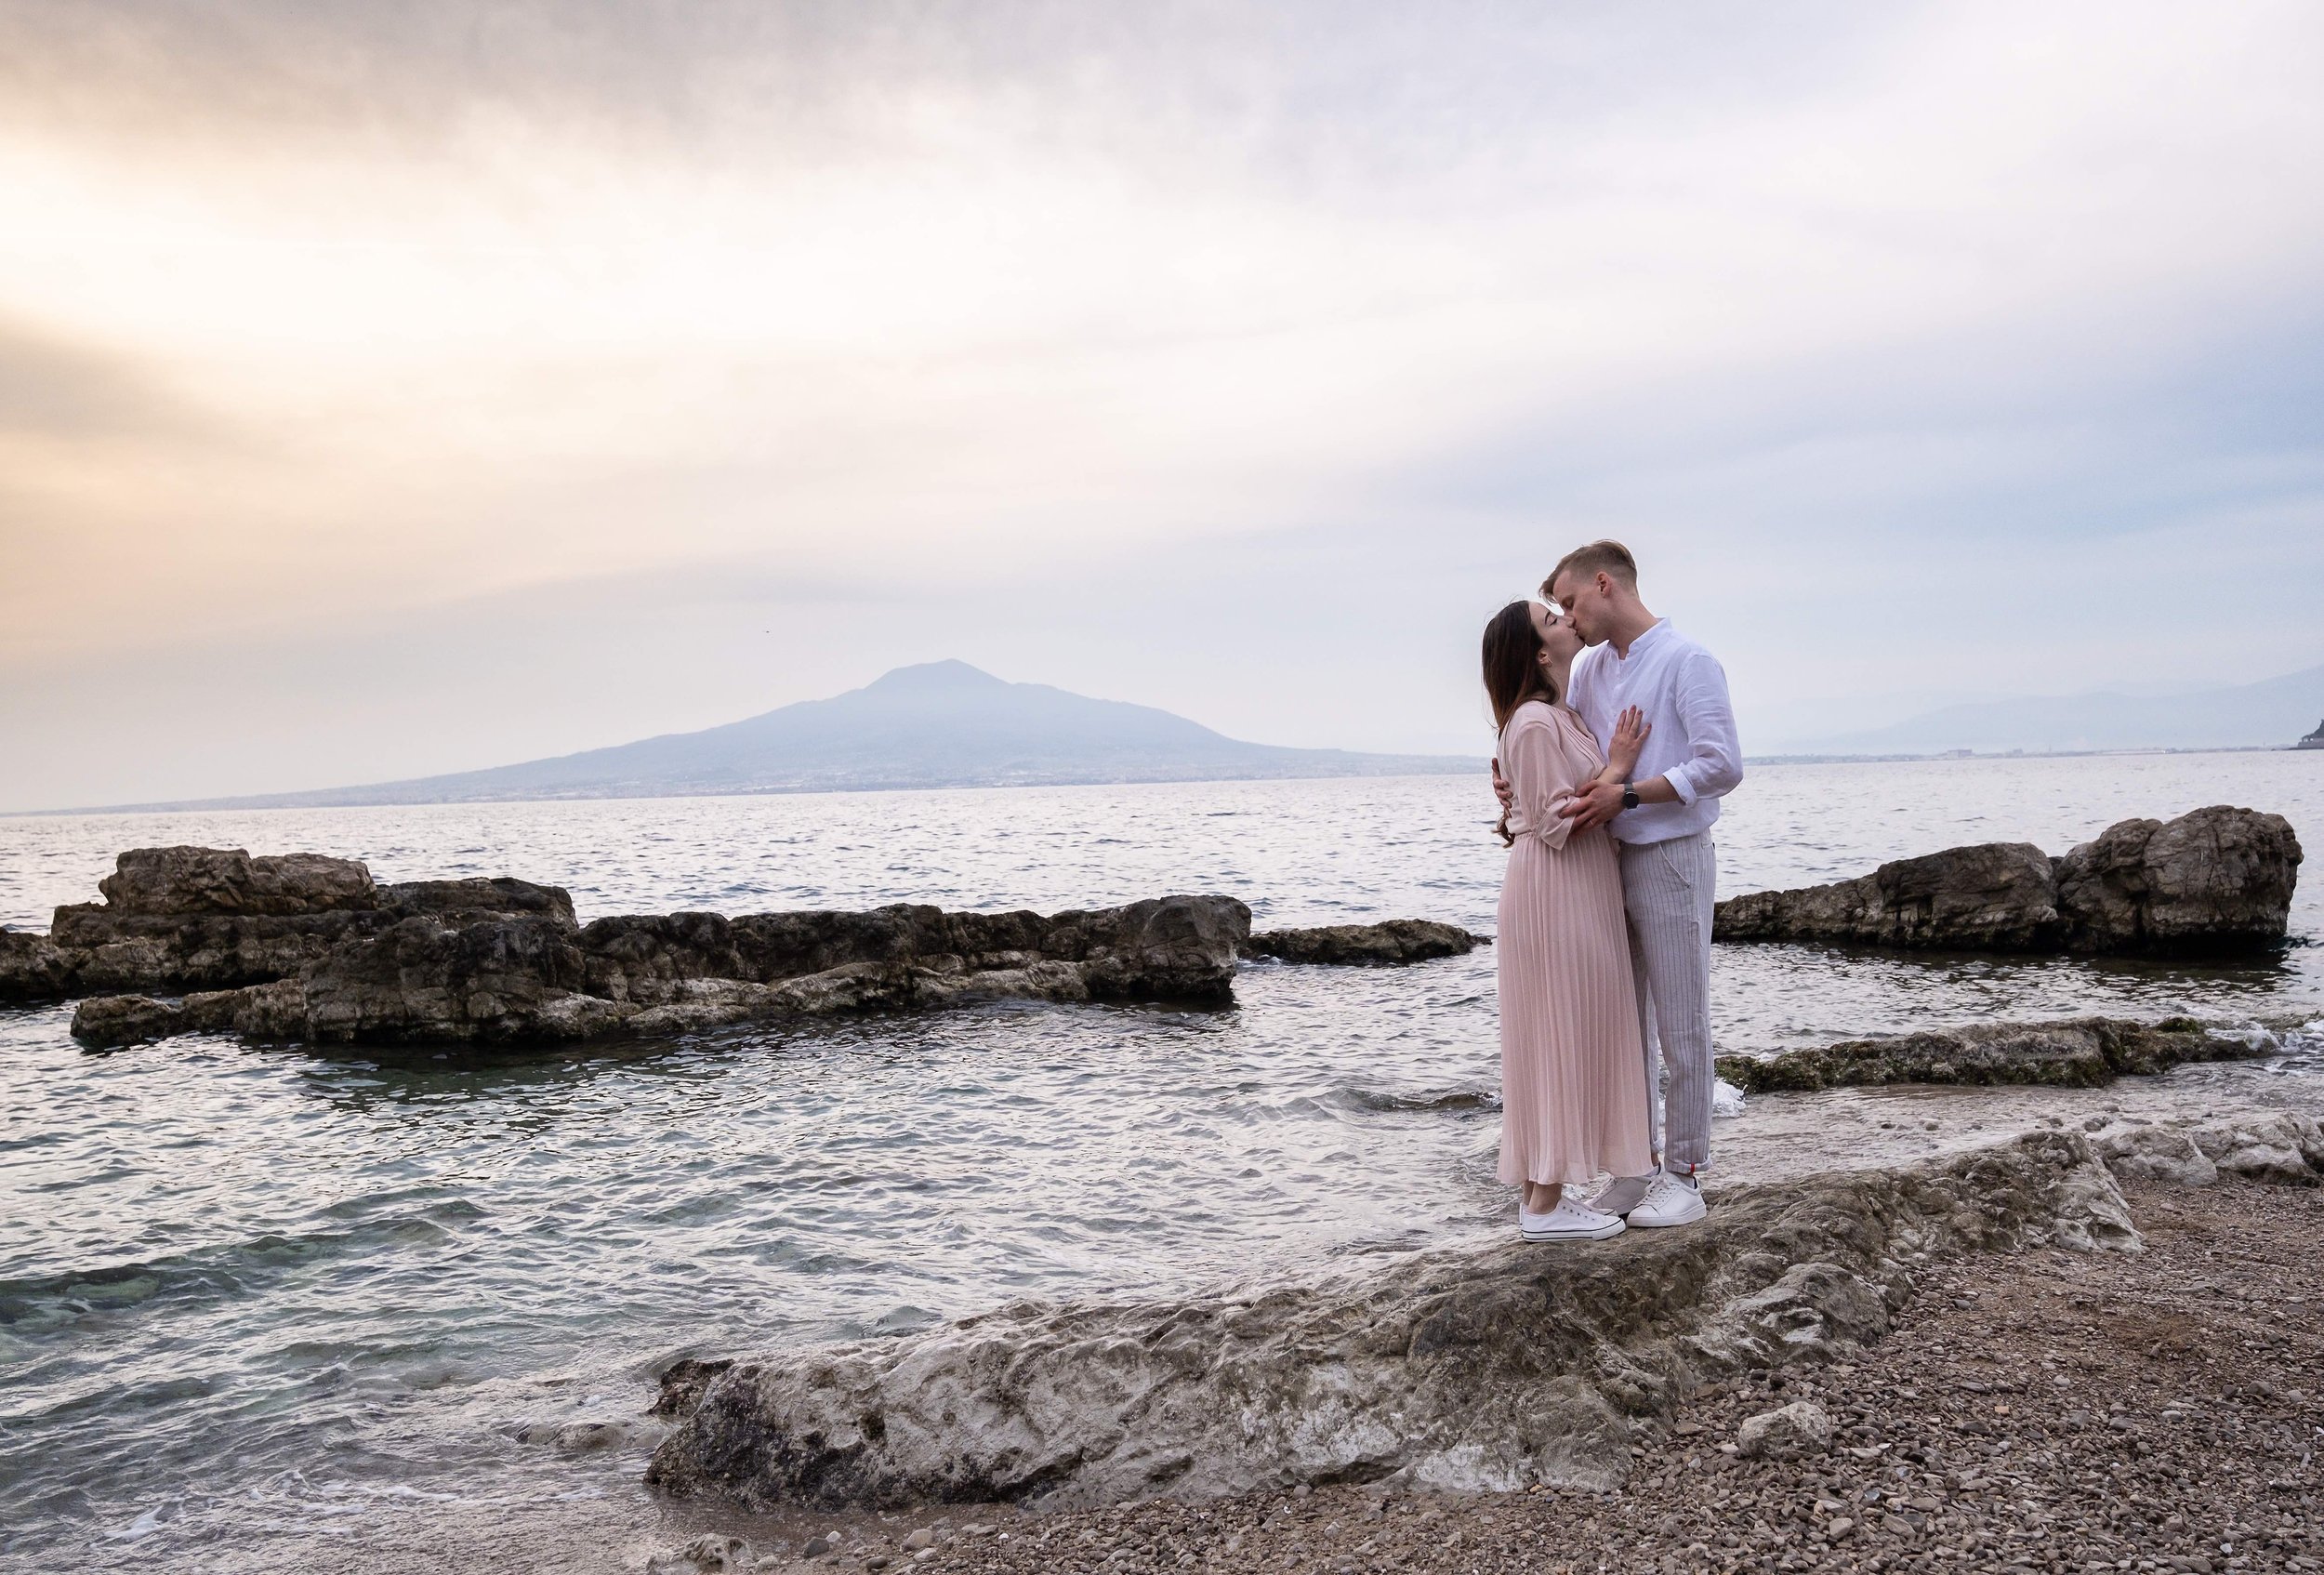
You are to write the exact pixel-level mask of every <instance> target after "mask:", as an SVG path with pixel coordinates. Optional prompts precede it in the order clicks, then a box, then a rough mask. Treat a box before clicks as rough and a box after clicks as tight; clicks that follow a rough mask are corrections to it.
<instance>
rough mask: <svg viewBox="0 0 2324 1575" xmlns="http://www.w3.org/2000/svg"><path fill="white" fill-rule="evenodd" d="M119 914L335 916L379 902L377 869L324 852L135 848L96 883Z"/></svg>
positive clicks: (116, 861) (107, 901)
mask: <svg viewBox="0 0 2324 1575" xmlns="http://www.w3.org/2000/svg"><path fill="white" fill-rule="evenodd" d="M97 889H98V891H99V892H100V893H103V894H104V897H105V904H106V907H109V908H110V909H112V911H113V912H114V913H115V914H189V913H204V914H209V913H246V914H271V915H278V916H279V915H283V914H293V913H336V912H340V911H344V910H347V909H351V908H368V907H372V906H374V904H373V890H372V884H371V871H370V870H369V869H367V868H365V867H363V865H361V864H358V863H357V862H355V861H354V860H353V859H345V858H330V857H327V856H325V855H324V854H271V855H268V856H264V857H259V858H252V857H251V856H250V855H249V854H246V853H244V851H243V850H242V849H240V848H189V847H176V848H132V849H130V850H129V851H128V852H127V853H125V854H122V855H121V856H120V857H119V858H118V859H116V860H115V861H114V863H113V872H112V874H111V875H108V876H106V877H105V878H104V879H103V880H99V882H98V883H97Z"/></svg>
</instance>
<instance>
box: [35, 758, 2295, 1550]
mask: <svg viewBox="0 0 2324 1575" xmlns="http://www.w3.org/2000/svg"><path fill="white" fill-rule="evenodd" d="M2223 802H2224V803H2233V804H2241V805H2248V806H2251V807H2254V808H2260V809H2266V810H2272V811H2275V812H2277V813H2278V814H2283V815H2286V816H2287V817H2289V818H2290V819H2291V822H2292V825H2293V826H2294V827H2295V828H2296V829H2297V830H2298V831H2299V832H2300V833H2301V835H2302V837H2303V839H2304V841H2305V842H2306V845H2307V846H2308V847H2310V848H2311V849H2324V753H2317V752H2308V753H2294V752H2289V751H2286V752H2278V753H2260V752H2245V753H2227V754H2210V755H2194V754H2184V755H2144V756H2115V757H2080V758H2066V759H2022V760H2020V759H2013V760H1990V759H1985V760H1951V761H1908V762H1848V763H1832V764H1770V765H1762V766H1755V767H1753V768H1752V769H1751V770H1750V774H1749V776H1748V778H1747V780H1746V781H1745V782H1744V784H1743V786H1742V787H1741V788H1739V789H1738V790H1737V791H1736V793H1735V794H1734V795H1733V797H1732V798H1730V799H1729V800H1728V801H1727V804H1726V813H1725V815H1724V818H1723V820H1722V821H1721V822H1720V824H1719V827H1718V828H1717V839H1718V843H1719V867H1720V880H1721V889H1722V891H1723V892H1724V893H1740V892H1747V891H1754V890H1760V889H1763V888H1767V887H1776V886H1795V885H1802V884H1806V883H1811V882H1816V881H1824V880H1837V879H1841V878H1843V877H1846V876H1851V875H1855V874H1859V873H1863V872H1865V871H1867V870H1868V869H1870V868H1871V867H1873V866H1875V865H1877V864H1878V863H1880V862H1881V861H1882V860H1884V859H1890V858H1895V857H1901V856H1905V855H1909V854H1921V853H1926V852H1930V851H1933V850H1935V849H1938V848H1942V847H1947V846H1951V845H1954V844H1958V843H1961V842H1971V841H1986V840H2026V841H2032V842H2035V843H2038V844H2040V846H2042V847H2044V848H2047V849H2049V850H2051V851H2053V852H2060V851H2063V850H2064V849H2066V848H2067V847H2069V846H2071V845H2072V844H2074V843H2076V842H2078V841H2081V840H2087V839H2088V838H2090V837H2092V836H2093V835H2095V834H2096V833H2097V832H2098V831H2100V830H2102V829H2103V828H2104V827H2106V826H2107V825H2109V824H2111V823H2112V822H2114V821H2116V820H2119V819H2121V818H2123V817H2125V816H2130V815H2152V816H2159V817H2167V816H2170V815H2172V814H2179V813H2181V812H2184V811H2185V810H2188V809H2192V808H2195V807H2197V806H2199V805H2203V804H2211V803H2223ZM1494 809H1495V806H1494V804H1493V801H1492V798H1491V794H1490V791H1489V788H1488V787H1487V785H1486V783H1485V782H1484V781H1482V780H1481V779H1476V778H1468V777H1415V778H1402V779H1347V780H1337V781H1299V782H1226V783H1182V784H1168V785H1152V786H1105V787H1072V788H1006V789H990V790H985V789H975V790H959V791H947V792H919V793H853V794H817V795H788V796H769V797H736V798H702V799H650V800H631V801H588V802H570V801H568V802H553V803H506V804H468V805H438V806H425V807H407V808H355V809H327V810H278V811H262V812H244V813H188V814H105V815H78V816H45V817H44V816H35V817H20V818H13V819H0V922H5V923H7V924H8V925H10V926H13V927H18V928H32V929H40V928H45V927H46V923H47V920H48V914H49V911H50V910H51V909H52V908H53V907H55V906H56V905H58V904H60V903H68V902H80V901H90V900H94V899H95V895H96V883H97V881H98V880H99V877H101V876H102V875H104V874H105V873H107V872H108V871H109V870H110V869H111V867H112V861H113V857H114V855H115V854H117V853H119V852H120V851H121V850H123V849H125V848H129V847H137V846H144V845H151V844H157V843H179V842H191V843H200V844H206V845H211V846H228V847H241V848H246V849H248V850H250V851H251V852H253V853H281V852H289V851H295V850H307V851H314V852H320V853H327V854H339V855H343V856H348V857H354V858H361V859H363V860H365V861H367V862H368V863H369V865H370V867H371V868H372V871H373V873H374V874H375V876H376V877H377V878H378V879H380V880H409V879H414V878H417V877H423V876H467V875H501V874H508V875H515V876H520V877H522V878H524V879H526V880H537V881H543V882H548V883H552V884H557V885H561V886H564V887H566V888H567V889H568V890H570V891H571V893H573V898H574V905H575V907H577V908H578V910H579V912H580V914H581V916H582V918H583V919H584V920H587V919H590V918H594V917H597V916H600V915H605V914H616V913H637V912H662V911H669V910H674V909H709V910H715V911H718V912H721V913H728V914H740V913H751V912H760V911H766V910H771V909H782V908H820V907H839V908H852V907H875V906H878V905H880V904H884V903H893V902H907V901H908V902H926V903H936V904H940V905H943V906H944V907H957V908H978V909H1009V908H1020V907H1030V908H1037V909H1042V910H1054V909H1059V908H1065V907H1098V906H1105V905H1111V904H1116V903H1122V902H1128V901H1132V900H1135V899H1137V898H1141V897H1146V896H1153V895H1158V894H1163V893H1177V892H1192V893H1213V892H1215V893H1231V894H1233V895H1235V896H1237V897H1240V898H1242V899H1243V900H1244V901H1246V902H1248V904H1249V905H1250V906H1251V908H1252V910H1253V911H1254V913H1255V914H1256V915H1257V922H1258V924H1259V926H1260V927H1261V928H1264V927H1269V926H1275V925H1292V924H1323V923H1337V922H1344V921H1357V920H1376V919H1387V918H1405V917H1411V918H1428V919H1438V920H1450V921H1452V922H1454V923H1458V924H1462V925H1466V926H1468V927H1470V928H1472V929H1476V930H1480V931H1485V932H1488V933H1489V932H1490V931H1491V929H1492V927H1493V918H1494V907H1495V901H1496V897H1497V893H1498V889H1499V880H1500V874H1501V868H1502V863H1503V858H1504V855H1503V853H1502V851H1501V848H1500V845H1499V842H1498V841H1496V840H1494V839H1493V838H1492V837H1491V835H1490V827H1491V823H1492V819H1493V814H1494ZM2312 856H2313V855H2312ZM2292 930H2293V932H2294V935H2293V942H2292V944H2291V946H2288V947H2287V948H2285V949H2284V950H2283V951H2282V952H2280V953H2279V954H2277V955H2274V956H2270V957H2268V958H2266V959H2264V960H2257V961H2252V962H2248V963H2242V964H2238V965H2237V966H2234V967H2218V966H2192V965H2183V964H2170V963H2157V962H2122V961H2095V960H2080V959H2054V960H2007V959H2000V958H1992V957H1970V956H1934V957H1926V958H1903V957H1893V956H1875V955H1870V954H1865V953H1852V952H1842V951H1836V950H1829V949H1821V948H1808V947H1797V946H1720V947H1718V948H1717V955H1716V960H1715V964H1714V977H1713V986H1712V998H1713V1002H1714V1016H1715V1031H1716V1036H1717V1039H1718V1043H1719V1046H1720V1049H1721V1050H1722V1051H1723V1052H1729V1051H1734V1052H1776V1051H1780V1050H1784V1049H1786V1048H1789V1047H1793V1046H1798V1045H1806V1044H1813V1043H1817V1042H1824V1041H1829V1040H1831V1039H1840V1038H1852V1037H1857V1036H1862V1035H1868V1034H1884V1033H1894V1032H1897V1031H1901V1030H1907V1029H1910V1028H1916V1027H1921V1026H1928V1025H1932V1024H1961V1023H1971V1022H1979V1021H1992V1020H2000V1019H2038V1018H2045V1017H2058V1016H2067V1015H2074V1014H2080V1013H2120V1014H2125V1015H2136V1016H2157V1015H2161V1014H2164V1013H2180V1012H2186V1013H2197V1014H2199V1015H2202V1016H2204V1017H2206V1018H2209V1019H2212V1020H2214V1021H2216V1022H2218V1023H2220V1024H2222V1025H2225V1026H2234V1025H2246V1024H2252V1023H2260V1022H2265V1023H2270V1024H2274V1025H2276V1026H2278V1030H2279V1031H2278V1038H2277V1040H2276V1041H2275V1042H2276V1044H2277V1047H2278V1049H2277V1052H2276V1053H2275V1054H2274V1055H2273V1057H2272V1059H2271V1060H2270V1061H2269V1062H2268V1064H2267V1065H2268V1070H2269V1071H2270V1072H2271V1073H2272V1074H2276V1075H2280V1076H2282V1077H2286V1078H2311V1077H2324V1037H2320V1036H2319V1035H2318V1034H2317V1032H2316V1031H2314V1030H2303V1029H2302V1028H2301V1027H2300V1026H2299V1025H2300V1024H2303V1023H2306V1022H2312V1021H2315V1020H2316V1019H2317V1018H2318V1017H2320V1016H2324V945H2319V944H2318V942H2319V939H2324V880H2320V879H2318V878H2317V875H2316V874H2314V873H2311V874H2310V875H2309V877H2308V878H2307V879H2306V880H2304V882H2303V883H2302V885H2301V887H2300V889H2299V893H2298V897H2297V900H2296V905H2295V907H2294V911H2293V914H2292ZM1493 968H1494V958H1493V952H1492V950H1491V948H1489V947H1486V948H1480V949H1479V950H1478V951H1476V952H1475V953H1473V954H1472V955H1471V956H1468V957H1465V958H1459V959H1452V960H1444V961H1438V962H1432V963H1426V964H1420V965H1418V966H1414V967H1409V968H1403V969H1327V968H1297V967H1285V966H1280V965H1275V964H1272V963H1261V964H1256V965H1251V966H1248V967H1247V968H1246V970H1245V972H1244V973H1243V974H1242V976H1241V978H1240V979H1239V981H1238V982H1237V985H1236V986H1235V1003H1234V1004H1233V1005H1232V1006H1227V1007H1223V1008H1220V1009H1216V1010H1207V1011H1188V1010H1182V1009H1175V1008H1169V1007H1155V1006H1085V1007H1066V1006H1055V1005H1048V1004H1029V1003H1022V1002H1010V1003H997V1004H991V1005H984V1006H978V1007H970V1008H964V1009H960V1010H955V1011H948V1012H942V1013H930V1014H925V1015H866V1016H860V1017H850V1018H844V1019H838V1020H830V1021H821V1022H814V1023H804V1024H797V1025H781V1026H755V1027H741V1028H734V1029H731V1030H726V1031H721V1032H718V1033H711V1034H703V1035H696V1036H689V1037H685V1038H680V1039H670V1040H667V1041H658V1042H638V1043H621V1044H609V1045H603V1046H590V1047H586V1048H568V1049H563V1050H557V1051H549V1052H534V1053H523V1054H514V1053H510V1054H492V1055H484V1054H475V1053H469V1052H462V1051H458V1050H434V1049H429V1048H425V1047H422V1048H419V1049H415V1050H408V1051H402V1052H395V1053H392V1054H387V1053H380V1052H369V1051H364V1052H355V1051H335V1052H329V1053H312V1052H297V1051H288V1050H283V1049H258V1048H252V1047H247V1046H244V1045H243V1044H241V1043H239V1042H237V1041H236V1040H234V1039H231V1038H225V1037H203V1038H192V1039H172V1040H168V1041H166V1042H164V1043H160V1044H154V1045H149V1046H144V1047H140V1048H136V1049H130V1050H123V1051H115V1052H107V1053H101V1054H100V1053H92V1052H86V1051H84V1050H82V1049H81V1048H80V1047H79V1046H77V1045H76V1044H75V1043H74V1042H73V1039H71V1038H70V1036H69V1034H68V1032H67V1029H68V1026H69V1024H70V1021H71V1010H70V1008H69V1007H66V1006H44V1007H38V1008H32V1009H0V1568H22V1569H47V1568H76V1567H79V1566H81V1565H84V1564H86V1565H91V1566H93V1565H95V1564H96V1563H98V1562H100V1561H101V1562H104V1563H107V1564H111V1563H113V1562H122V1563H128V1562H134V1563H136V1564H138V1565H139V1566H141V1567H147V1568H166V1569H173V1570H175V1569H187V1570H204V1571H226V1570H235V1571H243V1570H255V1569H265V1568H321V1567H323V1566H322V1565H321V1564H319V1563H317V1562H316V1555H315V1553H314V1550H315V1549H317V1548H318V1547H322V1548H325V1549H328V1548H332V1547H337V1548H342V1549H345V1550H348V1553H349V1557H350V1562H349V1563H348V1564H347V1566H346V1567H348V1568H370V1567H372V1563H371V1560H372V1557H373V1550H383V1549H392V1548H395V1547H408V1546H410V1545H413V1540H414V1539H415V1538H416V1537H419V1536H420V1535H421V1534H422V1532H423V1531H424V1530H425V1529H426V1528H427V1527H429V1526H430V1525H434V1524H437V1523H439V1522H441V1521H442V1519H443V1517H445V1516H447V1515H454V1516H456V1515H469V1516H470V1517H475V1516H480V1515H481V1516H486V1517H490V1516H495V1515H506V1516H518V1517H521V1516H522V1515H525V1514H528V1513H535V1512H539V1513H544V1514H546V1513H548V1510H545V1509H543V1506H549V1508H550V1509H553V1508H554V1507H555V1506H557V1505H561V1504H564V1505H572V1504H582V1505H593V1506H595V1507H594V1508H593V1509H591V1510H590V1513H592V1514H600V1515H602V1514H606V1513H622V1512H627V1510H628V1509H630V1508H632V1507H635V1508H637V1509H638V1510H639V1511H640V1513H642V1512H643V1509H644V1506H645V1505H646V1502H647V1496H646V1494H645V1491H644V1489H642V1488H641V1487H640V1483H639V1477H640V1471H641V1469H642V1466H643V1462H644V1458H645V1454H646V1451H647V1449H649V1447H650V1445H651V1442H652V1433H651V1430H650V1428H648V1427H644V1426H641V1425H640V1414H641V1412H642V1410H643V1408H644V1407H645V1405H646V1404H647V1402H648V1401H649V1399H650V1398H651V1396H652V1393H653V1380H654V1375H655V1374H656V1373H657V1372H658V1371H659V1370H660V1369H661V1368H662V1367H664V1366H665V1365H666V1364H667V1363H668V1362H669V1361H671V1360H673V1359H674V1358H676V1357H681V1356H686V1355H696V1354H733V1353H735V1352H768V1351H781V1350H789V1349H798V1348H803V1347H808V1346H812V1345H814V1344H817V1343H825V1342H832V1341H842V1340H857V1339H865V1338H878V1337H883V1336H888V1335H891V1334H895V1333H898V1332H901V1331H908V1330H916V1329H920V1328H924V1327H926V1326H928V1325H930V1324H932V1323H935V1322H937V1321H939V1320H942V1319H945V1318H950V1317H957V1316H960V1315H964V1314H970V1313H975V1312H978V1311H981V1310H985V1309H989V1308H992V1307H995V1306H997V1305H1000V1304H1006V1303H1010V1302H1013V1301H1018V1300H1023V1299H1027V1298H1035V1299H1043V1300H1049V1301H1071V1300H1075V1299H1081V1298H1089V1297H1099V1296H1122V1295H1131V1296H1145V1295H1155V1296H1159V1295H1168V1294H1171V1293H1174V1292H1180V1291H1186V1290H1198V1289H1202V1288H1207V1287H1213V1286H1218V1285H1221V1284H1224V1283H1227V1282H1230V1281H1237V1280H1244V1279H1248V1278H1249V1277H1254V1276H1257V1277H1298V1276H1301V1275H1303V1274H1312V1273H1317V1272H1324V1271H1327V1270H1328V1269H1330V1268H1332V1267H1334V1266H1335V1265H1337V1266H1345V1265H1347V1264H1352V1263H1354V1262H1357V1261H1359V1260H1360V1259H1361V1258H1362V1257H1363V1256H1365V1255H1367V1254H1378V1253H1383V1252H1398V1251H1409V1250H1412V1249H1415V1248H1419V1247H1424V1246H1430V1245H1434V1244H1441V1243H1444V1242H1447V1241H1452V1240H1458V1239H1461V1238H1463V1237H1469V1236H1474V1235H1476V1234H1478V1233H1481V1232H1489V1231H1492V1230H1495V1229H1499V1228H1501V1226H1502V1224H1503V1223H1504V1220H1505V1216H1506V1215H1507V1213H1508V1210H1509V1208H1510V1204H1509V1200H1508V1198H1507V1197H1506V1196H1505V1194H1504V1191H1503V1189H1501V1188H1499V1187H1498V1186H1496V1185H1494V1183H1493V1179H1492V1156H1493V1141H1494V1133H1495V1131H1496V1124H1497V1121H1498V1113H1497V1109H1496V1057H1497V1053H1498V1052H1497V1043H1496V1026H1495V1013H1494V975H1493ZM2286 1025H2290V1027H2289V1029H2286ZM592 1423H599V1424H602V1425H600V1426H591V1425H590V1424H592ZM608 1440H610V1442H608ZM591 1444H597V1445H602V1447H598V1448H584V1447H583V1446H584V1445H591ZM609 1506H610V1507H609ZM576 1513H578V1512H577V1511H576ZM380 1556H381V1557H382V1558H384V1556H385V1555H380ZM324 1562H328V1561H327V1560H326V1561H324ZM377 1567H379V1568H385V1567H387V1565H386V1563H384V1562H383V1563H380V1564H379V1565H378V1566H377ZM609 1567H610V1566H609Z"/></svg>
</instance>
